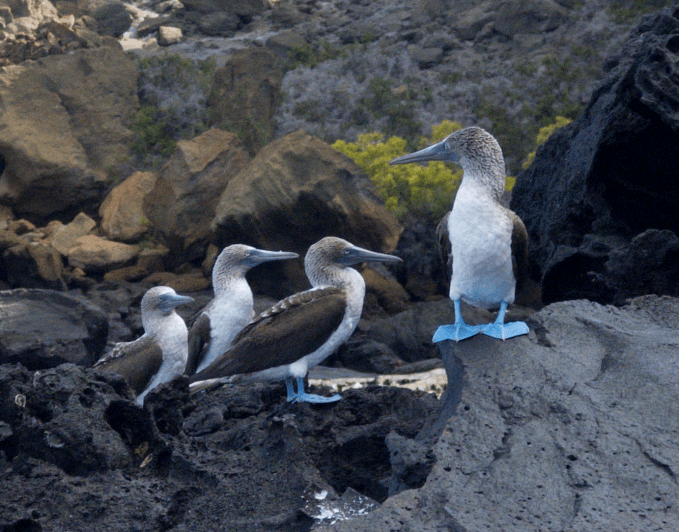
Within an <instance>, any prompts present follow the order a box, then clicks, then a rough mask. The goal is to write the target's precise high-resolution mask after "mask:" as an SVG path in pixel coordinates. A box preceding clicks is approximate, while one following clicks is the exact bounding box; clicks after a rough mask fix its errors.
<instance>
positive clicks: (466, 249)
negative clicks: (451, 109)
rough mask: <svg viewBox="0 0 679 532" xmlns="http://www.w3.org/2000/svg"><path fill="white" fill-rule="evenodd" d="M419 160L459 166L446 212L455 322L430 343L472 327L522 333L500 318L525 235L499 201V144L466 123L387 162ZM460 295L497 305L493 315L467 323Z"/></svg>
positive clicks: (520, 269) (504, 334)
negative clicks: (477, 322) (450, 207)
mask: <svg viewBox="0 0 679 532" xmlns="http://www.w3.org/2000/svg"><path fill="white" fill-rule="evenodd" d="M425 161H445V162H453V163H458V164H459V165H460V166H461V167H462V170H463V175H462V182H461V183H460V187H459V188H458V191H457V195H456V196H455V203H454V204H453V210H452V211H451V212H450V213H448V214H447V215H446V216H447V218H448V221H447V232H448V238H449V240H450V245H451V252H452V253H451V255H452V259H453V260H452V269H453V274H452V279H451V281H450V299H452V300H453V304H454V307H455V324H454V325H444V326H442V327H439V328H438V330H437V331H436V333H435V334H434V342H440V341H441V340H447V339H450V340H455V341H459V340H464V339H465V338H469V337H471V336H474V335H475V334H477V333H478V332H482V333H483V334H486V335H488V336H492V337H493V338H500V339H502V340H505V339H507V338H511V337H513V336H518V335H521V334H527V333H528V326H527V325H526V324H525V323H523V322H513V323H505V322H504V319H505V312H506V311H507V305H508V304H509V303H512V302H513V301H514V293H515V289H516V283H517V280H518V281H523V280H524V278H525V277H527V260H526V250H527V242H528V235H527V233H526V228H525V226H524V225H523V222H522V221H521V219H520V218H519V217H518V216H517V215H516V214H515V213H514V212H512V211H510V210H509V209H506V208H505V207H503V206H502V205H500V198H501V196H502V192H503V191H504V189H505V179H506V177H505V164H504V159H503V157H502V150H501V149H500V145H499V144H498V142H497V141H496V140H495V138H494V137H493V136H492V135H491V134H490V133H488V132H487V131H485V130H483V129H481V128H480V127H468V128H465V129H461V130H459V131H455V132H454V133H452V134H451V135H449V136H448V137H446V138H445V139H444V140H442V141H441V142H438V143H436V144H434V145H433V146H429V147H428V148H424V149H423V150H420V151H417V152H415V153H411V154H409V155H403V156H401V157H397V158H396V159H394V160H393V161H391V162H390V163H389V164H406V163H416V162H425ZM460 299H464V300H465V301H466V302H467V303H469V304H471V305H474V306H476V307H481V308H486V309H493V308H497V307H498V306H499V307H500V312H499V314H498V317H497V320H496V321H495V323H491V324H488V325H467V324H466V323H465V322H464V319H463V318H462V313H461V312H460Z"/></svg>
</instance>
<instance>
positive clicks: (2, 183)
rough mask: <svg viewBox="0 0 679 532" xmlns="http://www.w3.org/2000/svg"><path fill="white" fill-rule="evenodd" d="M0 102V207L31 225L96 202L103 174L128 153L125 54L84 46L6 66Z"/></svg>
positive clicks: (132, 84)
mask: <svg viewBox="0 0 679 532" xmlns="http://www.w3.org/2000/svg"><path fill="white" fill-rule="evenodd" d="M0 98H1V99H2V101H3V109H4V111H3V113H2V114H1V115H0V155H2V159H3V161H4V172H3V173H2V175H1V176H0V202H2V203H3V204H6V205H10V206H12V208H13V210H14V212H15V213H16V214H19V215H21V216H25V217H27V218H29V219H31V220H32V221H34V222H35V221H36V220H44V219H45V218H46V217H48V216H50V215H55V214H59V215H60V216H61V217H62V218H65V219H66V220H70V219H72V218H73V216H75V215H76V214H77V213H78V212H80V211H81V210H86V211H89V210H92V208H93V206H94V205H95V204H96V205H98V203H99V202H100V201H101V195H102V192H103V190H104V188H105V185H106V180H107V171H108V170H110V169H111V168H116V167H118V166H119V165H120V164H121V162H122V161H123V160H124V159H125V158H127V157H128V156H129V145H130V142H131V133H130V131H129V130H128V129H127V127H128V126H129V125H130V124H131V122H132V116H133V114H134V112H136V110H137V108H138V106H139V103H138V98H137V83H136V71H135V67H134V64H133V63H132V61H131V60H130V59H129V58H128V57H127V56H126V55H125V54H124V53H123V51H122V50H120V48H119V47H101V48H92V49H81V50H76V51H74V52H73V53H70V54H64V55H51V56H48V57H45V58H42V59H39V60H37V61H29V62H25V63H22V64H20V65H10V66H7V67H5V68H4V69H3V72H2V73H0ZM55 190H58V191H59V192H58V193H55Z"/></svg>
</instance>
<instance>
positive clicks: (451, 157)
mask: <svg viewBox="0 0 679 532" xmlns="http://www.w3.org/2000/svg"><path fill="white" fill-rule="evenodd" d="M427 161H445V162H449V163H456V162H457V161H458V156H457V154H456V153H454V152H452V151H450V150H449V149H448V145H447V144H446V141H445V140H442V141H441V142H437V143H436V144H432V145H431V146H429V147H427V148H424V149H422V150H420V151H416V152H414V153H409V154H407V155H401V156H400V157H396V159H394V160H393V161H390V162H389V164H390V165H394V164H407V163H424V162H427Z"/></svg>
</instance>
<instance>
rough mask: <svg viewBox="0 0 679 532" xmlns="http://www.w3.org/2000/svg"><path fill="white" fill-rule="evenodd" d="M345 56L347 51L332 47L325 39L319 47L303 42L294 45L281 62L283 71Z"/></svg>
mask: <svg viewBox="0 0 679 532" xmlns="http://www.w3.org/2000/svg"><path fill="white" fill-rule="evenodd" d="M346 56H347V52H345V51H344V50H342V49H340V48H336V47H334V46H333V45H331V44H330V43H329V42H327V41H324V42H323V44H321V46H320V47H314V46H311V45H310V44H305V45H303V46H299V47H295V48H293V49H292V50H290V51H289V52H288V58H287V61H285V63H284V64H283V71H284V72H288V71H290V70H295V69H296V68H298V67H301V66H303V67H309V68H315V67H317V66H318V65H319V63H322V62H323V61H328V60H330V59H337V58H338V57H346Z"/></svg>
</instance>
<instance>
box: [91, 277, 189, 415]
mask: <svg viewBox="0 0 679 532" xmlns="http://www.w3.org/2000/svg"><path fill="white" fill-rule="evenodd" d="M191 301H193V298H190V297H188V296H180V295H177V294H176V292H175V291H174V290H172V288H169V287H167V286H156V287H155V288H151V289H150V290H149V291H148V292H146V294H144V297H143V298H142V299H141V322H142V324H143V326H144V334H143V335H142V336H141V337H139V338H138V339H137V340H135V341H134V342H120V343H117V344H116V345H115V346H114V347H113V349H112V350H111V351H110V352H109V353H107V354H106V355H104V356H103V357H102V358H100V359H99V360H98V361H97V362H96V364H94V367H95V368H100V369H102V370H104V371H107V372H108V371H111V372H115V373H119V374H120V375H122V376H123V377H124V378H125V380H126V381H127V382H128V384H129V385H130V388H132V389H133V390H134V392H135V393H136V394H137V404H138V405H140V406H141V405H143V404H144V398H145V397H146V394H147V393H149V392H150V391H151V390H153V388H155V387H156V386H158V385H159V384H162V383H164V382H167V381H170V380H172V379H174V378H175V377H176V376H177V375H182V374H183V373H184V369H185V368H186V360H187V358H188V351H189V350H188V344H187V340H188V331H187V329H186V324H185V323H184V320H183V319H182V318H181V317H180V316H179V315H178V314H177V313H176V312H175V310H174V309H175V308H176V307H177V306H179V305H181V304H183V303H189V302H191Z"/></svg>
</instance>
